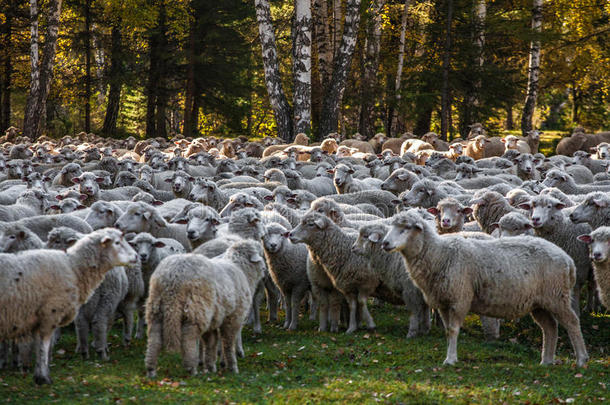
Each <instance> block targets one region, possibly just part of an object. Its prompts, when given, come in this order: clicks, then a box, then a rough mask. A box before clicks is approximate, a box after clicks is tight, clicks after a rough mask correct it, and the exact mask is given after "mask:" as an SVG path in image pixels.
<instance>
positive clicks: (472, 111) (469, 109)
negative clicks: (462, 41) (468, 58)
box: [459, 0, 487, 136]
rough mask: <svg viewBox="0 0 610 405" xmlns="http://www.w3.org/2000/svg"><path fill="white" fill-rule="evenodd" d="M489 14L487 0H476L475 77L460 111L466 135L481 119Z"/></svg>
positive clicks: (473, 36) (461, 127) (474, 24)
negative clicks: (483, 69) (484, 48)
mask: <svg viewBox="0 0 610 405" xmlns="http://www.w3.org/2000/svg"><path fill="white" fill-rule="evenodd" d="M486 16H487V4H486V0H476V2H475V6H474V10H473V19H472V20H473V22H472V25H473V29H472V42H473V47H474V59H473V61H472V62H473V63H472V66H473V69H472V72H473V73H474V79H473V80H472V84H471V85H470V86H468V88H467V90H466V93H467V94H466V97H465V99H464V102H463V103H462V106H461V109H460V110H461V111H460V122H459V127H460V133H461V135H462V136H465V135H466V134H467V133H468V130H469V125H471V124H472V123H474V122H478V121H480V113H479V106H480V104H481V102H480V97H481V87H482V79H481V74H482V69H481V68H482V67H483V63H484V57H483V47H484V45H485V18H486Z"/></svg>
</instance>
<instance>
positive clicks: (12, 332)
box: [0, 229, 137, 384]
mask: <svg viewBox="0 0 610 405" xmlns="http://www.w3.org/2000/svg"><path fill="white" fill-rule="evenodd" d="M136 261H137V256H136V253H135V252H134V251H133V249H132V248H131V247H130V246H129V245H128V244H127V242H125V241H124V240H123V238H122V236H121V233H120V232H119V231H117V230H115V229H101V230H98V231H95V232H93V233H91V234H89V235H86V236H85V237H83V238H82V239H81V240H79V241H78V242H77V243H76V244H75V245H74V246H72V247H71V248H69V249H68V250H67V251H66V252H61V251H54V250H45V249H36V250H30V251H27V252H23V253H19V254H2V255H0V263H1V266H0V267H2V269H3V271H2V273H1V274H0V284H2V286H3V287H2V291H3V294H2V295H1V296H0V309H1V311H2V316H0V340H7V339H28V338H29V339H34V338H35V341H36V345H37V348H36V369H35V372H34V382H35V383H37V384H50V383H51V378H50V375H49V348H50V346H51V338H52V336H53V333H54V331H55V329H56V328H58V327H61V326H66V325H67V324H69V323H70V322H72V320H73V319H74V318H75V317H76V314H77V311H78V309H79V308H80V307H81V306H82V305H83V304H84V303H85V301H86V300H87V299H88V298H89V297H90V296H91V294H92V292H93V291H94V290H95V289H96V288H97V287H98V286H99V285H100V284H101V282H102V280H103V279H104V276H105V274H106V273H107V272H108V271H109V270H110V269H112V268H114V267H116V266H123V265H130V264H135V263H136Z"/></svg>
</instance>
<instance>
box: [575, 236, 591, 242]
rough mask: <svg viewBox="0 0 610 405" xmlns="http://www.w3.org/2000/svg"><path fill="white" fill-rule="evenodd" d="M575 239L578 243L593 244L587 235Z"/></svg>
mask: <svg viewBox="0 0 610 405" xmlns="http://www.w3.org/2000/svg"><path fill="white" fill-rule="evenodd" d="M576 239H578V240H579V241H581V242H584V243H591V242H593V238H591V235H587V234H585V235H579V236H577V237H576Z"/></svg>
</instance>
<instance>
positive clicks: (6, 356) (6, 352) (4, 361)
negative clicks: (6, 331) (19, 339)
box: [0, 340, 10, 370]
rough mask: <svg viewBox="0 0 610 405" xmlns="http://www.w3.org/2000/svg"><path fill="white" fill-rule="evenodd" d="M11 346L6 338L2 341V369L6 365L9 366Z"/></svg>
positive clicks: (0, 345)
mask: <svg viewBox="0 0 610 405" xmlns="http://www.w3.org/2000/svg"><path fill="white" fill-rule="evenodd" d="M9 347H10V342H8V341H6V340H5V341H3V342H0V370H2V369H3V368H4V367H5V366H6V367H8V363H9Z"/></svg>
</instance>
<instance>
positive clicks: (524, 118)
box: [521, 0, 543, 136]
mask: <svg viewBox="0 0 610 405" xmlns="http://www.w3.org/2000/svg"><path fill="white" fill-rule="evenodd" d="M542 2H543V0H533V8H532V33H533V35H534V38H533V39H532V42H531V44H530V57H529V64H528V69H527V71H528V78H527V95H526V97H525V105H524V106H523V114H522V115H521V133H522V134H523V136H526V134H527V132H528V131H530V130H531V129H532V120H533V117H534V110H535V108H536V99H537V98H538V80H539V77H540V48H541V47H540V32H541V31H542Z"/></svg>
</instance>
